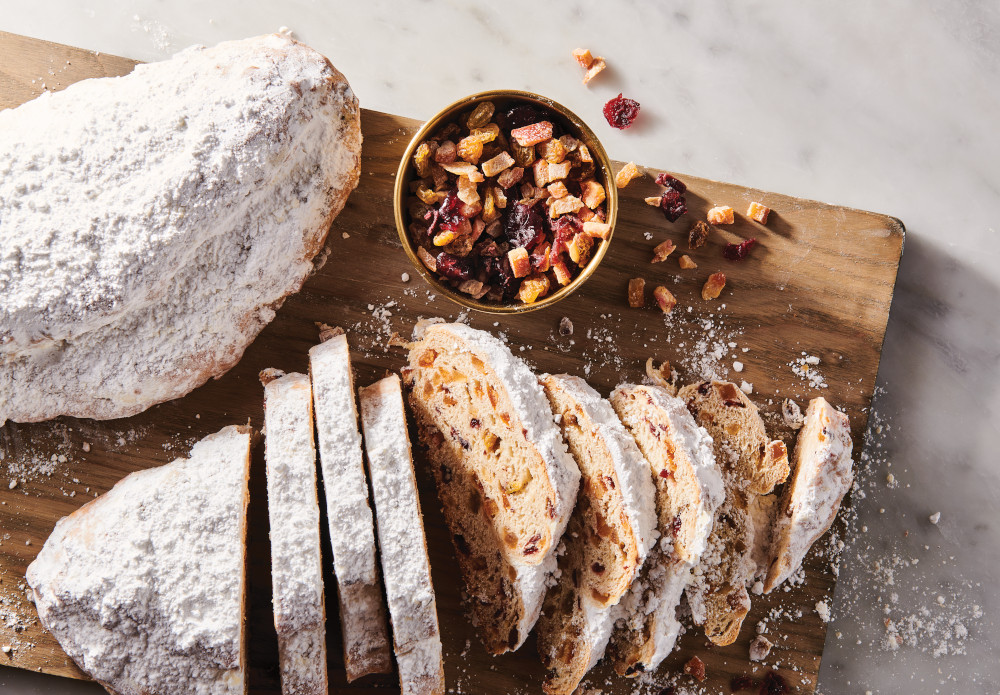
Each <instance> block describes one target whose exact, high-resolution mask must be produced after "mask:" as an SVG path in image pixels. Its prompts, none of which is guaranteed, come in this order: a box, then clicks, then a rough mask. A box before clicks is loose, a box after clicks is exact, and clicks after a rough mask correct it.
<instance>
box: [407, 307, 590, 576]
mask: <svg viewBox="0 0 1000 695" xmlns="http://www.w3.org/2000/svg"><path fill="white" fill-rule="evenodd" d="M439 332H444V333H449V334H451V335H452V336H453V337H454V338H455V339H456V340H458V341H460V342H462V343H464V346H465V347H466V348H467V349H468V350H469V351H470V352H472V353H473V354H475V355H476V356H477V357H478V358H479V359H480V360H482V361H483V362H484V363H485V364H486V365H488V366H489V367H490V369H492V370H493V373H494V374H495V375H496V377H497V380H498V381H499V382H500V383H501V384H503V386H504V388H505V389H506V391H507V395H508V397H509V398H510V402H511V404H512V405H513V407H514V415H516V416H517V418H518V419H519V420H520V421H521V425H522V426H523V427H524V429H525V431H526V432H527V434H526V435H525V436H526V437H527V439H528V441H530V442H531V443H532V444H534V445H535V448H536V449H537V451H538V453H539V454H540V455H541V457H542V460H543V461H544V463H545V472H546V474H547V475H548V478H549V481H550V483H551V485H552V488H553V490H554V491H555V493H556V505H555V506H556V509H555V517H554V518H553V519H552V520H551V525H552V527H553V533H552V543H551V546H550V550H549V553H553V552H555V546H556V544H557V543H558V540H559V537H560V536H562V534H563V531H564V530H565V529H566V524H567V523H568V522H569V516H570V514H571V513H572V511H573V507H574V506H575V505H576V493H577V490H578V489H579V487H580V469H579V468H578V467H577V465H576V461H574V460H573V457H572V456H570V454H569V451H567V449H566V442H564V441H563V438H562V433H561V432H560V431H559V426H558V425H557V424H556V423H555V419H554V416H553V415H552V409H551V408H550V407H549V403H548V401H547V400H546V398H545V393H544V391H543V390H542V387H541V386H540V385H539V384H538V377H536V376H535V375H534V373H532V371H531V369H530V368H529V367H528V365H527V364H525V363H524V360H521V359H518V358H517V357H515V356H514V354H513V353H511V351H510V348H508V347H507V346H506V345H504V344H503V343H502V342H501V341H500V340H499V339H498V338H496V337H494V336H493V335H491V334H489V333H487V332H486V331H480V330H477V329H475V328H472V327H471V326H467V325H465V324H464V323H443V324H432V325H430V326H427V327H426V328H425V329H424V338H425V339H430V338H432V336H433V335H434V334H435V333H439ZM546 557H547V555H546V556H545V557H542V558H539V559H537V560H534V558H537V556H530V557H529V558H527V559H529V560H534V561H536V562H539V563H540V562H542V561H544V560H545V558H546ZM525 559H526V558H525V557H524V556H523V555H518V554H513V555H511V557H510V560H511V562H513V563H515V564H518V563H519V562H523V561H524V560H525Z"/></svg>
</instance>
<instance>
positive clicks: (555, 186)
mask: <svg viewBox="0 0 1000 695" xmlns="http://www.w3.org/2000/svg"><path fill="white" fill-rule="evenodd" d="M547 190H548V192H549V195H550V196H552V197H553V198H565V197H566V196H568V195H569V190H567V188H566V184H564V183H563V182H562V181H556V182H555V183H550V184H549V185H548V186H547ZM418 195H419V194H418Z"/></svg>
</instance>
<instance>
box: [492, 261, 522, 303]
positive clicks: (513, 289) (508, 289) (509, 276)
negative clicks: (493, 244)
mask: <svg viewBox="0 0 1000 695" xmlns="http://www.w3.org/2000/svg"><path fill="white" fill-rule="evenodd" d="M496 260H497V261H498V262H499V268H498V270H497V274H496V276H495V280H494V282H492V283H490V284H495V285H496V287H497V289H499V290H500V292H501V294H503V298H504V301H510V300H511V299H513V298H514V297H515V296H516V295H517V290H518V289H519V288H520V287H521V281H520V280H518V279H517V278H516V277H514V269H513V268H511V266H510V259H509V258H507V256H504V257H503V258H498V259H496Z"/></svg>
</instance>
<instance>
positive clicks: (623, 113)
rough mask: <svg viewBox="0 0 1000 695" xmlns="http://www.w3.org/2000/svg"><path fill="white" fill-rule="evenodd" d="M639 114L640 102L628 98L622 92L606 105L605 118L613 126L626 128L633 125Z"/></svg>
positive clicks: (621, 128) (620, 128)
mask: <svg viewBox="0 0 1000 695" xmlns="http://www.w3.org/2000/svg"><path fill="white" fill-rule="evenodd" d="M638 115H639V102H638V101H636V100H634V99H627V98H625V97H623V96H622V95H621V93H619V94H618V96H616V97H615V98H614V99H609V100H608V103H606V104H605V105H604V118H605V119H606V120H607V121H608V125H610V126H611V127H612V128H618V129H619V130H624V129H625V128H628V127H629V126H631V125H632V123H633V122H634V121H635V118H636V116H638Z"/></svg>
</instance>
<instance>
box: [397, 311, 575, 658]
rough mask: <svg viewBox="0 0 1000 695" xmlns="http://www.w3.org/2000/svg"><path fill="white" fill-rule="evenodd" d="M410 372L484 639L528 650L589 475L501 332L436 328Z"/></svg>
mask: <svg viewBox="0 0 1000 695" xmlns="http://www.w3.org/2000/svg"><path fill="white" fill-rule="evenodd" d="M404 379H405V381H406V384H407V388H408V390H409V397H410V404H411V406H412V409H413V413H414V417H415V419H416V421H417V424H418V426H419V431H420V438H421V441H422V442H423V443H424V445H425V446H427V448H428V453H429V457H430V460H431V462H432V469H433V471H434V476H435V479H436V481H437V484H438V496H439V497H440V499H441V503H442V505H443V507H444V514H445V520H446V521H447V523H448V527H449V530H450V531H451V534H452V540H453V543H454V545H455V552H456V555H457V556H458V558H459V567H460V569H461V570H462V574H463V577H464V579H465V584H466V588H467V590H468V591H469V593H470V595H471V596H472V597H473V600H472V601H470V604H469V605H470V608H471V611H472V613H473V619H474V621H475V622H476V623H477V624H478V625H479V628H480V637H482V639H483V642H484V643H485V645H486V648H487V649H488V650H489V651H490V652H492V653H494V654H501V653H503V652H505V651H508V650H511V649H516V648H518V647H519V646H520V645H521V644H522V643H523V642H524V640H525V638H527V636H528V632H529V631H530V630H531V628H532V626H533V625H534V623H535V620H536V619H537V618H538V613H539V610H540V609H541V602H542V596H543V594H544V590H545V587H544V582H545V577H546V576H547V575H548V574H550V573H551V572H553V571H554V570H555V568H556V561H555V555H554V552H555V547H556V544H557V543H558V541H559V538H560V537H561V536H562V533H563V531H564V530H565V528H566V524H567V522H568V521H569V516H570V512H571V511H572V509H573V505H574V504H575V502H576V493H577V488H578V487H579V480H580V471H579V469H578V468H577V465H576V463H575V462H574V461H573V458H572V457H571V456H570V454H569V452H568V451H567V450H566V444H565V442H563V439H562V435H561V434H560V432H559V428H558V427H557V426H556V424H555V422H554V419H553V416H552V411H551V410H550V409H549V405H548V401H547V400H546V398H545V394H544V392H543V390H542V387H541V386H540V385H539V383H538V381H537V379H536V377H535V376H534V374H532V372H531V370H530V369H529V368H528V366H527V365H526V364H524V362H523V361H521V360H519V359H517V358H516V357H514V356H513V355H512V354H511V352H510V350H509V349H508V348H507V347H506V346H505V345H504V344H503V343H501V342H500V341H499V340H497V339H496V338H494V337H493V336H491V335H490V334H489V333H485V332H483V331H478V330H475V329H473V328H470V327H469V326H466V325H464V324H433V325H430V326H429V327H427V328H426V329H425V330H424V332H423V335H422V337H421V338H420V339H419V340H418V341H417V342H415V343H413V344H411V346H410V354H409V366H408V367H407V368H406V369H405V370H404ZM497 557H499V558H502V560H503V562H502V563H501V562H497ZM531 568H534V569H531ZM493 616H495V617H493Z"/></svg>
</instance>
